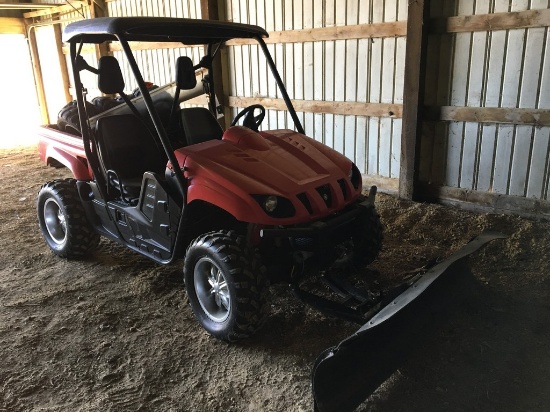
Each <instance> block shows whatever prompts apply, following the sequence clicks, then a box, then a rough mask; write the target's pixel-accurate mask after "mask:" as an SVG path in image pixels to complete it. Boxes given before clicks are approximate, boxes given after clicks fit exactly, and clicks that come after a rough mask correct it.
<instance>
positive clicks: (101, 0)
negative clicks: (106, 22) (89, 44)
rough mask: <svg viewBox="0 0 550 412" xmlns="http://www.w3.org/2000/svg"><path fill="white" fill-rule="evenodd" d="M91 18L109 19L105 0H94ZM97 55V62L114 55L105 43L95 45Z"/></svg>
mask: <svg viewBox="0 0 550 412" xmlns="http://www.w3.org/2000/svg"><path fill="white" fill-rule="evenodd" d="M89 7H90V16H91V17H92V19H96V18H98V17H107V16H108V12H107V5H106V4H105V0H93V1H92V2H90V6H89ZM95 50H96V51H95V54H96V57H97V60H98V61H99V59H100V58H101V56H109V55H111V54H112V53H111V52H110V51H109V46H108V45H107V43H106V42H103V43H101V44H96V45H95Z"/></svg>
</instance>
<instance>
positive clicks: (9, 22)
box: [0, 17, 25, 34]
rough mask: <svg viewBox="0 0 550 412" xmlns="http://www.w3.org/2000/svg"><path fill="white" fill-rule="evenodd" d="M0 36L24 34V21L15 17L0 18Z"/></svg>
mask: <svg viewBox="0 0 550 412" xmlns="http://www.w3.org/2000/svg"><path fill="white" fill-rule="evenodd" d="M0 34H25V20H23V19H19V18H17V17H0Z"/></svg>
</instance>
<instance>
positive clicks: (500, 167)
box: [493, 125, 515, 194]
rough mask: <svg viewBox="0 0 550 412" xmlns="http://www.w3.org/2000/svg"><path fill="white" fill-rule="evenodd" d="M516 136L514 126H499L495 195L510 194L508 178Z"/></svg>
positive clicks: (494, 180)
mask: <svg viewBox="0 0 550 412" xmlns="http://www.w3.org/2000/svg"><path fill="white" fill-rule="evenodd" d="M514 135H515V127H514V126H513V125H499V126H498V138H497V148H496V153H495V174H494V179H493V191H494V192H495V193H502V194H507V193H508V178H509V176H510V159H511V154H512V146H513V142H514Z"/></svg>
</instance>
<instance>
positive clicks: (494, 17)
mask: <svg viewBox="0 0 550 412" xmlns="http://www.w3.org/2000/svg"><path fill="white" fill-rule="evenodd" d="M548 26H550V9H542V10H527V11H518V12H511V13H492V14H477V15H474V16H455V17H448V18H445V19H432V20H431V21H430V33H439V34H441V33H464V32H476V31H494V30H509V29H524V28H531V27H548Z"/></svg>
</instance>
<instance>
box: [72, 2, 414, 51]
mask: <svg viewBox="0 0 550 412" xmlns="http://www.w3.org/2000/svg"><path fill="white" fill-rule="evenodd" d="M202 1H206V0H202ZM208 1H209V2H211V1H212V0H208ZM209 16H210V14H209ZM406 34H407V25H406V22H403V21H399V22H392V23H375V24H360V25H356V26H337V27H324V28H319V29H304V30H286V31H274V32H270V33H269V38H267V39H264V41H265V42H266V43H268V44H274V43H278V44H280V43H304V42H313V41H328V40H351V39H371V38H384V37H403V36H406ZM225 44H226V45H227V46H237V45H245V44H257V42H256V40H254V39H234V40H229V41H227V42H226V43H225ZM108 47H109V50H110V51H111V52H113V51H121V50H122V47H121V46H120V45H119V44H117V43H112V44H110V45H109V46H108ZM130 47H131V48H132V50H158V49H175V48H179V47H199V46H197V45H184V44H182V43H179V42H159V43H155V42H130ZM65 54H67V52H66V53H65Z"/></svg>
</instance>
